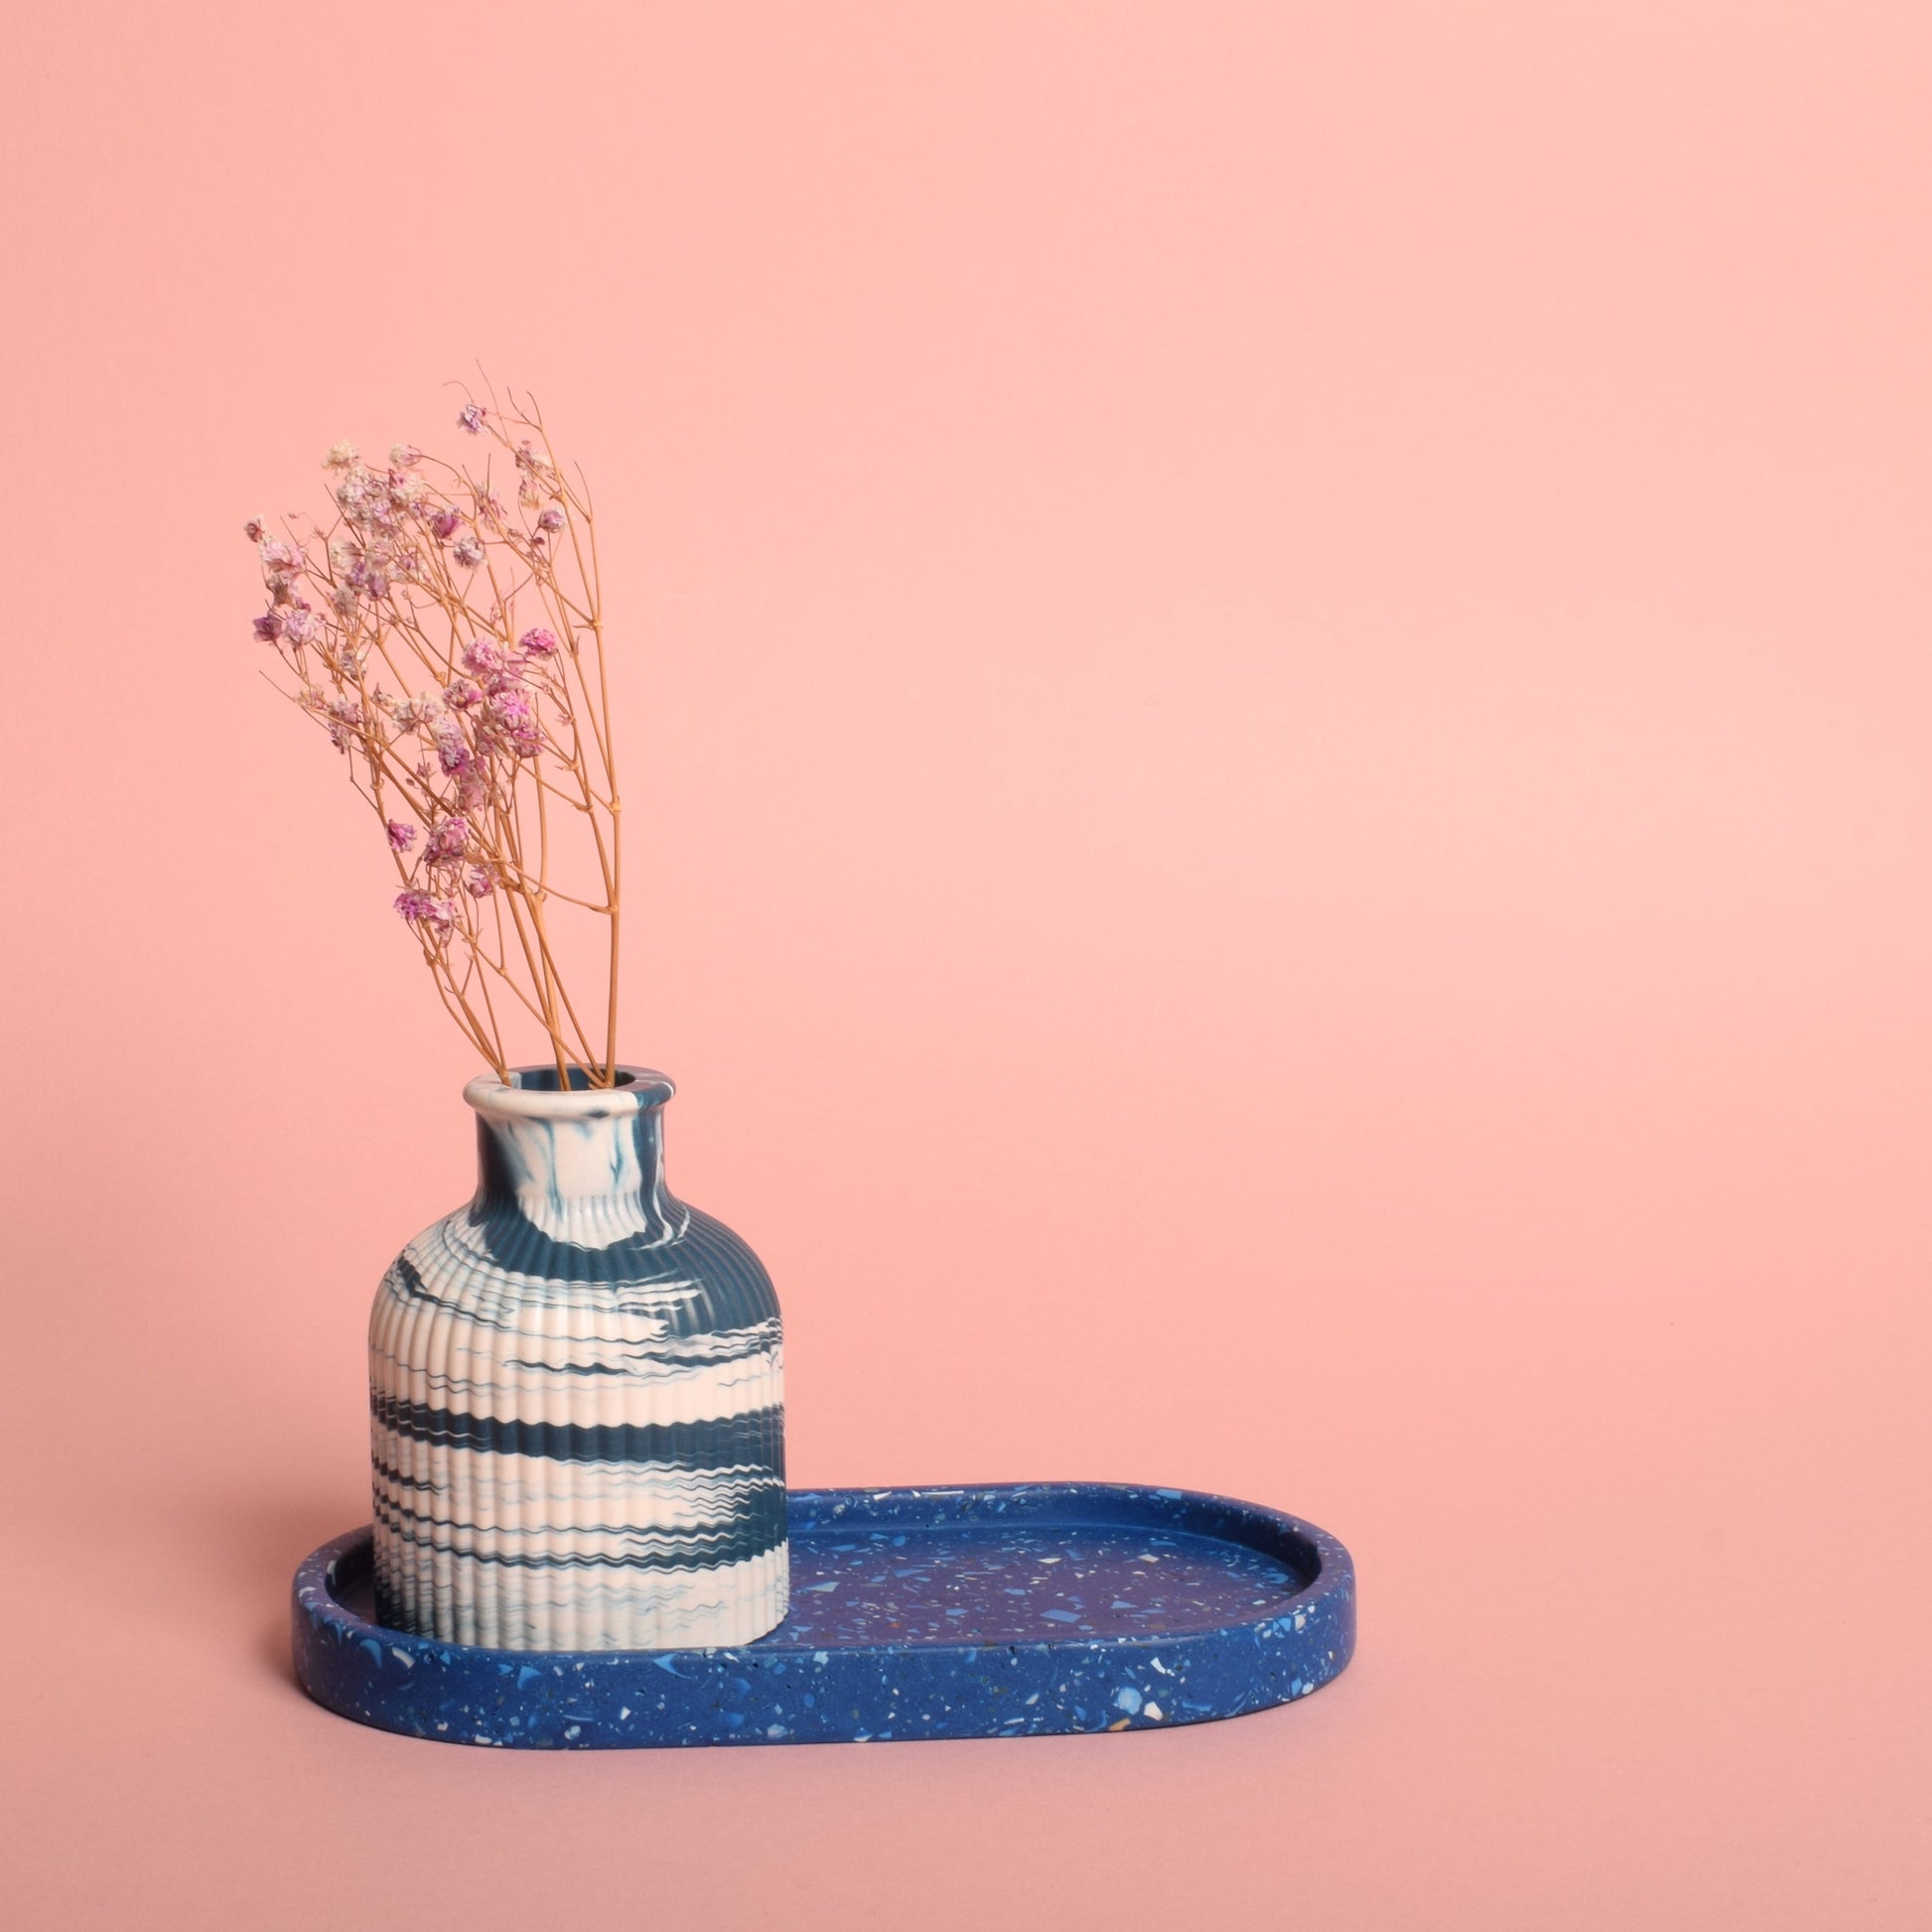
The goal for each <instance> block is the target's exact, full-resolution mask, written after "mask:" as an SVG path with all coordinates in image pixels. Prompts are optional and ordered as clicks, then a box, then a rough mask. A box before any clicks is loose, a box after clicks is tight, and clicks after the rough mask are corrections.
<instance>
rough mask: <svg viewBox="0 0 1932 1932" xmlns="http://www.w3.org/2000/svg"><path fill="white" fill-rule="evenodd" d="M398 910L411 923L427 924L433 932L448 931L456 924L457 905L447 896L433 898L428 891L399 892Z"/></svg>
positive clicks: (396, 904)
mask: <svg viewBox="0 0 1932 1932" xmlns="http://www.w3.org/2000/svg"><path fill="white" fill-rule="evenodd" d="M395 906H396V910H397V911H398V912H400V913H401V914H402V916H403V917H404V918H405V919H406V920H407V921H408V922H409V923H410V924H411V925H426V926H428V927H429V928H430V929H431V930H432V931H433V932H437V933H447V932H449V931H450V930H451V929H452V928H453V927H454V926H455V924H456V907H455V906H454V905H452V904H451V903H450V901H449V900H448V899H446V898H432V897H430V896H429V894H427V893H416V892H408V893H398V894H397V895H396V897H395Z"/></svg>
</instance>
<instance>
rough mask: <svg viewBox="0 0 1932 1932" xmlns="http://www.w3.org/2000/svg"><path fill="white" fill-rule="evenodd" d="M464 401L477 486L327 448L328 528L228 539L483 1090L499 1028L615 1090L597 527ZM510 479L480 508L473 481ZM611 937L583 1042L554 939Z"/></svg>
mask: <svg viewBox="0 0 1932 1932" xmlns="http://www.w3.org/2000/svg"><path fill="white" fill-rule="evenodd" d="M486 395H487V400H486V402H479V401H477V400H475V399H474V398H473V399H472V400H470V401H469V402H468V403H466V405H465V406H464V408H463V410H462V413H461V414H460V415H459V416H458V418H457V423H458V427H459V428H460V429H462V430H463V431H465V432H466V433H467V434H469V435H470V436H473V437H476V438H478V439H479V440H480V442H481V443H483V445H485V446H486V448H485V451H484V461H483V463H482V464H481V465H480V466H478V467H476V468H471V467H468V466H465V465H462V464H451V463H445V462H441V461H438V460H436V459H434V458H431V457H428V456H426V455H425V454H424V453H423V452H422V451H421V450H418V449H415V448H412V447H410V446H408V445H405V444H398V445H396V446H395V447H394V448H393V449H391V450H390V452H389V460H388V463H387V465H386V466H383V465H374V464H369V463H365V462H364V461H363V460H362V458H361V456H360V455H359V453H358V452H357V450H356V449H355V446H354V445H353V444H350V443H338V444H337V445H336V446H335V447H334V448H333V449H332V450H331V451H330V452H329V455H328V457H327V459H326V461H325V467H326V468H327V470H328V471H329V472H330V475H331V483H332V494H333V496H334V499H335V512H336V513H335V516H334V518H333V519H332V520H331V521H330V522H329V523H328V525H327V526H321V525H316V524H314V523H310V524H308V525H306V526H305V527H304V528H303V529H302V530H301V531H299V532H298V530H297V528H296V527H295V525H294V523H293V522H292V521H285V522H284V524H283V525H282V527H281V529H280V531H279V532H277V531H274V530H271V529H270V528H269V527H268V525H267V524H266V523H265V522H264V521H263V520H262V519H261V518H255V519H253V520H251V521H250V522H249V523H248V524H247V526H246V527H247V533H248V536H249V538H250V540H251V541H252V542H253V543H254V544H255V546H256V548H257V551H258V554H259V556H260V559H261V568H262V577H263V581H264V583H265V584H266V586H267V590H268V608H267V609H266V610H265V611H264V612H263V613H262V615H261V616H260V617H258V618H257V619H256V620H255V634H256V636H257V637H259V638H260V639H261V640H262V641H263V642H264V643H267V644H269V645H272V646H273V647H274V649H275V651H276V652H277V654H278V655H279V656H280V658H281V660H282V664H283V666H284V667H285V668H286V671H287V673H288V675H289V678H290V679H291V680H292V686H284V687H282V688H284V690H285V694H286V695H287V696H288V697H290V698H291V699H292V700H293V701H294V702H295V703H296V704H297V705H298V706H299V707H300V708H301V709H302V710H303V711H304V712H305V713H307V714H308V716H310V717H311V718H313V719H314V720H315V721H316V722H317V723H318V724H319V725H320V726H322V727H323V728H324V729H325V730H326V731H327V732H328V734H329V738H330V740H331V742H332V743H333V744H334V745H335V746H336V748H337V750H338V751H340V752H342V753H343V754H345V757H346V758H347V760H348V769H349V777H350V780H351V782H352V783H353V784H354V786H355V788H356V790H357V791H358V792H360V794H361V795H362V797H363V798H364V799H365V800H366V801H367V802H368V804H369V806H370V807H371V809H372V810H373V811H374V813H375V815H376V818H377V820H378V821H379V822H380V824H381V825H382V827H383V832H384V837H385V839H386V842H387V846H388V850H389V854H390V857H391V859H392V861H393V863H394V865H395V868H396V874H397V877H398V880H399V881H400V884H401V891H400V892H398V893H397V895H396V897H395V909H396V911H397V912H398V913H399V914H400V915H401V917H402V918H403V920H404V921H405V922H406V924H407V925H408V927H409V929H410V931H411V932H412V933H413V934H414V935H415V937H416V939H417V942H418V943H419V944H420V945H421V947H422V952H423V959H424V961H425V963H426V964H427V965H428V966H429V969H430V972H431V974H432V975H433V976H434V978H435V981H436V987H437V991H438V993H439V994H440V995H441V996H442V1000H443V1004H444V1005H445V1006H446V1007H447V1008H448V1009H449V1011H450V1014H451V1016H452V1017H453V1018H454V1019H455V1020H456V1022H457V1024H458V1025H459V1026H460V1027H461V1028H462V1029H463V1032H464V1035H465V1036H466V1037H467V1038H468V1039H469V1040H470V1041H471V1042H472V1043H473V1044H474V1045H475V1046H476V1047H477V1049H478V1051H479V1052H481V1053H482V1054H483V1057H484V1059H486V1060H487V1061H488V1062H489V1064H490V1066H491V1067H492V1068H494V1070H495V1071H496V1073H497V1075H498V1077H499V1078H507V1076H508V1059H507V1056H506V1053H505V1046H504V1022H505V1021H506V1020H510V1021H515V1020H516V1019H517V1017H518V1013H519V1010H520V1011H521V1012H522V1013H524V1014H527V1015H528V1016H529V1018H530V1019H532V1020H534V1021H535V1022H536V1024H537V1025H538V1026H540V1027H541V1028H542V1029H543V1030H544V1032H545V1033H546V1034H547V1035H548V1036H549V1041H550V1051H551V1055H552V1057H553V1058H554V1060H555V1062H556V1068H557V1079H558V1084H559V1086H560V1087H561V1086H578V1085H584V1084H589V1085H591V1086H610V1085H611V1084H612V1083H613V1081H614V1080H615V1079H616V1077H617V1054H618V1048H617V1024H618V941H619V927H620V918H619V910H620V898H619V868H620V858H621V823H622V819H621V809H622V808H621V799H620V797H619V794H618V781H617V769H616V765H615V762H614V754H613V746H612V739H611V710H610V701H609V692H608V687H607V682H606V676H605V642H604V618H603V607H602V598H601V592H600V587H599V577H598V562H597V526H596V520H595V517H594V515H593V512H592V508H591V499H590V494H589V491H588V489H587V488H586V486H585V484H584V482H583V478H582V475H581V473H579V474H578V475H577V477H576V478H575V479H574V480H573V479H571V478H567V477H566V476H565V475H564V472H563V470H562V468H561V466H560V465H559V464H558V462H557V460H556V458H555V455H554V453H553V451H552V449H551V446H550V441H549V437H548V436H547V434H546V432H545V430H544V425H543V418H542V415H541V414H540V412H539V411H538V409H537V407H536V405H535V403H534V402H533V401H531V400H530V399H529V398H527V397H525V398H523V399H522V400H520V401H519V400H518V399H517V398H516V397H515V396H514V395H511V396H509V397H508V398H507V399H506V400H505V402H503V403H499V402H498V400H497V398H496V396H495V395H494V393H493V392H486ZM497 463H501V464H502V466H503V468H504V469H505V470H506V471H507V472H508V473H509V474H510V475H513V477H514V480H515V481H514V484H513V485H512V484H511V483H510V482H509V478H508V476H505V478H504V481H503V485H502V488H503V491H504V492H507V493H508V494H509V495H511V496H513V498H514V501H513V503H512V502H510V501H506V500H505V494H504V493H499V489H498V486H497V483H496V481H495V478H494V477H493V475H492V469H493V467H494V466H495V465H496V464H497ZM560 904H561V905H568V906H572V907H575V908H578V909H579V910H581V911H583V912H587V913H590V914H592V915H594V916H595V917H598V918H601V919H605V920H608V921H609V948H608V975H609V987H608V993H607V997H606V999H605V1001H604V1012H603V1015H602V1021H603V1036H602V1038H601V1039H599V1038H598V1037H597V1035H596V1033H595V1031H594V1029H595V1025H596V1022H597V1019H598V1016H597V1014H596V1013H595V1011H594V1010H593V1011H591V1012H590V1013H589V1014H588V1016H587V1014H586V1012H585V1010H584V1008H583V1006H582V1004H581V1003H580V1002H579V1001H576V1000H573V999H572V997H571V994H570V992H569V991H568V990H567V988H566V987H565V984H564V979H563V975H562V973H561V971H560V970H559V962H558V957H557V953H556V951H555V949H554V948H553V943H552V931H551V916H552V909H553V907H555V906H557V905H560Z"/></svg>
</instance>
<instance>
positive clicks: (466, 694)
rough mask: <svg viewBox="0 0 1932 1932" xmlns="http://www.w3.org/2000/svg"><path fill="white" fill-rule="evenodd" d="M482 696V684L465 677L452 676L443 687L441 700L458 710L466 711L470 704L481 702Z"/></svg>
mask: <svg viewBox="0 0 1932 1932" xmlns="http://www.w3.org/2000/svg"><path fill="white" fill-rule="evenodd" d="M443 702H444V703H445V704H447V705H450V706H452V707H453V708H454V709H456V710H458V711H468V710H469V709H470V707H471V706H472V705H477V704H482V703H483V686H482V685H481V684H476V683H473V682H472V681H471V680H470V679H469V678H467V677H459V678H452V679H451V680H450V682H449V683H448V684H446V685H444V687H443Z"/></svg>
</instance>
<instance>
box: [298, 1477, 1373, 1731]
mask: <svg viewBox="0 0 1932 1932" xmlns="http://www.w3.org/2000/svg"><path fill="white" fill-rule="evenodd" d="M786 1509H787V1514H788V1517H789V1531H790V1538H791V1610H790V1614H789V1615H788V1616H787V1617H786V1618H785V1620H784V1622H783V1623H781V1624H779V1626H778V1627H777V1628H776V1629H775V1630H773V1631H771V1632H770V1633H769V1635H767V1636H763V1637H760V1638H759V1640H758V1641H757V1642H756V1643H753V1644H747V1645H745V1646H743V1647H742V1648H737V1649H718V1650H627V1651H604V1652H593V1651H556V1652H543V1651H507V1650H484V1649H480V1648H476V1647H473V1646H470V1645H466V1644H446V1643H439V1642H436V1641H434V1640H432V1639H429V1638H425V1637H414V1636H408V1635H405V1634H404V1633H402V1632H400V1631H396V1630H388V1629H384V1628H382V1627H381V1626H380V1625H378V1624H375V1623H373V1622H371V1621H369V1620H368V1619H369V1617H370V1616H371V1615H372V1614H373V1611H372V1606H371V1596H372V1591H371V1582H370V1547H371V1546H370V1535H369V1531H368V1530H366V1529H361V1530H356V1531H353V1532H352V1533H350V1534H349V1535H347V1536H342V1537H338V1538H337V1539H336V1541H335V1542H333V1543H327V1544H324V1545H323V1547H322V1548H321V1549H320V1550H318V1551H316V1553H315V1554H314V1555H313V1556H312V1557H310V1558H309V1559H308V1561H307V1562H305V1563H304V1564H303V1565H302V1567H301V1569H300V1570H298V1571H297V1572H296V1577H295V1604H294V1627H295V1674H296V1677H297V1680H298V1681H299V1682H300V1684H301V1686H302V1688H303V1689H304V1690H305V1691H307V1692H308V1694H309V1695H310V1696H311V1697H312V1698H314V1699H315V1700H316V1702H317V1703H318V1704H323V1705H326V1706H327V1707H328V1708H329V1709H330V1710H331V1711H336V1712H339V1713H341V1715H342V1716H344V1717H345V1718H353V1719H354V1720H355V1721H356V1722H357V1723H359V1724H365V1725H377V1726H378V1727H380V1728H381V1729H384V1730H397V1731H402V1732H405V1733H406V1734H408V1735H410V1736H412V1737H428V1738H437V1739H443V1740H447V1741H448V1742H451V1743H462V1744H498V1745H502V1744H508V1745H519V1746H526V1747H538V1748H544V1747H548V1748H553V1749H554V1748H565V1749H578V1750H583V1749H598V1748H604V1749H612V1748H621V1747H624V1746H634V1745H651V1744H777V1743H782V1744H810V1743H839V1742H849V1743H861V1742H866V1741H868V1740H885V1739H888V1738H906V1737H1025V1736H1040V1735H1045V1734H1053V1733H1059V1732H1065V1731H1078V1730H1144V1729H1150V1728H1159V1727H1161V1726H1164V1725H1184V1724H1200V1723H1203V1722H1205V1721H1207V1720H1209V1719H1213V1718H1233V1717H1239V1716H1241V1715H1243V1714H1244V1713H1246V1712H1250V1711H1261V1710H1265V1709H1267V1708H1268V1707H1269V1706H1270V1705H1276V1704H1286V1703H1288V1702H1290V1701H1291V1700H1293V1699H1295V1698H1300V1697H1306V1696H1307V1695H1308V1693H1309V1692H1311V1691H1313V1690H1318V1689H1319V1688H1320V1686H1322V1685H1323V1684H1325V1683H1326V1682H1327V1681H1328V1680H1329V1678H1331V1677H1333V1676H1335V1675H1336V1674H1337V1673H1338V1672H1339V1671H1340V1670H1341V1669H1342V1668H1343V1667H1344V1666H1345V1665H1346V1664H1347V1662H1348V1659H1349V1656H1350V1655H1351V1653H1352V1652H1353V1650H1354V1647H1355V1587H1354V1567H1353V1565H1352V1564H1351V1563H1350V1561H1349V1556H1348V1552H1347V1551H1346V1550H1344V1549H1343V1548H1342V1546H1341V1545H1340V1544H1339V1543H1337V1542H1336V1541H1335V1539H1334V1538H1333V1537H1331V1536H1329V1535H1328V1534H1327V1533H1326V1532H1325V1531H1322V1530H1318V1529H1316V1528H1314V1527H1313V1526H1312V1525H1311V1524H1309V1523H1303V1522H1298V1521H1297V1520H1296V1518H1294V1517H1293V1516H1285V1515H1283V1514H1281V1512H1280V1511H1278V1510H1273V1509H1263V1508H1261V1507H1259V1506H1258V1505H1256V1504H1254V1503H1242V1502H1234V1501H1231V1500H1230V1499H1229V1498H1227V1497H1225V1496H1208V1495H1201V1494H1197V1493H1193V1492H1189V1491H1185V1490H1179V1489H1144V1488H1138V1487H1133V1486H1130V1485H1128V1484H1124V1483H1111V1482H1050V1483H1018V1484H993V1485H989V1486H979V1487H962V1488H951V1489H805V1490H794V1491H793V1492H792V1494H791V1495H790V1496H789V1497H788V1498H787V1500H786Z"/></svg>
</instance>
